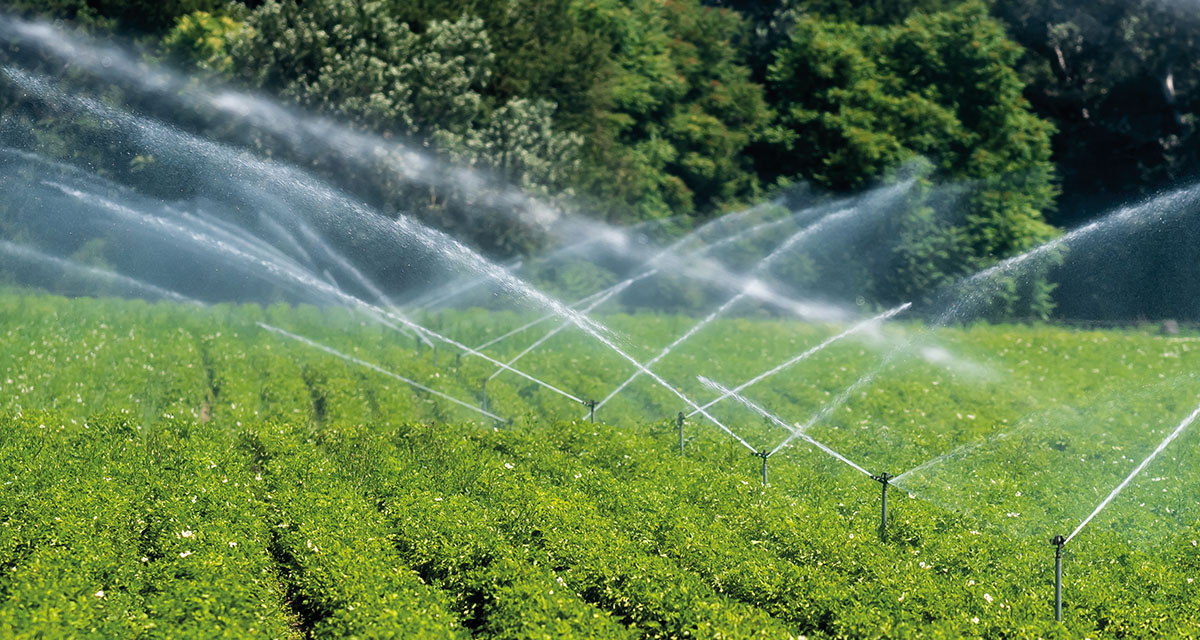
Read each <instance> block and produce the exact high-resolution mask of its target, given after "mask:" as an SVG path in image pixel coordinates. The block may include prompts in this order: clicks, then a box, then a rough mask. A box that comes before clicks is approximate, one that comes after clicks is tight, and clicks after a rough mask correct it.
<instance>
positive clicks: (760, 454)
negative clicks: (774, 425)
mask: <svg viewBox="0 0 1200 640" xmlns="http://www.w3.org/2000/svg"><path fill="white" fill-rule="evenodd" d="M754 455H755V456H756V457H759V458H762V481H763V486H764V487H765V486H767V458H770V457H771V452H770V451H769V450H764V451H755V452H754Z"/></svg>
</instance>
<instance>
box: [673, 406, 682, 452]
mask: <svg viewBox="0 0 1200 640" xmlns="http://www.w3.org/2000/svg"><path fill="white" fill-rule="evenodd" d="M675 421H676V422H677V423H678V424H679V455H681V456H682V455H683V412H682V411H680V412H679V415H677V416H675Z"/></svg>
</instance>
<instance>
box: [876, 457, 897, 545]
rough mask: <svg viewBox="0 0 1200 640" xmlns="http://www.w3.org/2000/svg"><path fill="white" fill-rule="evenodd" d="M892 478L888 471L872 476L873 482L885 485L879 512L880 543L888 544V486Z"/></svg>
mask: <svg viewBox="0 0 1200 640" xmlns="http://www.w3.org/2000/svg"><path fill="white" fill-rule="evenodd" d="M892 477H893V476H892V474H890V473H888V472H886V471H885V472H883V473H881V474H879V475H873V476H871V479H872V480H874V481H876V482H878V483H879V484H881V485H883V495H882V499H881V501H880V510H879V541H880V542H887V519H888V512H887V498H888V486H889V485H890V484H891V480H892Z"/></svg>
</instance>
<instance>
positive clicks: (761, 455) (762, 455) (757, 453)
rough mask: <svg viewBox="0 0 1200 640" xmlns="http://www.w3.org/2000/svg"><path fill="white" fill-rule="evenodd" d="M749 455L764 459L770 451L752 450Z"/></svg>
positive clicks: (769, 454) (768, 456)
mask: <svg viewBox="0 0 1200 640" xmlns="http://www.w3.org/2000/svg"><path fill="white" fill-rule="evenodd" d="M750 455H752V456H754V457H756V458H762V459H763V460H766V459H767V458H770V457H771V452H770V451H769V450H767V449H763V450H762V451H754V452H752V453H751V454H750Z"/></svg>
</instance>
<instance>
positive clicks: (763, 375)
mask: <svg viewBox="0 0 1200 640" xmlns="http://www.w3.org/2000/svg"><path fill="white" fill-rule="evenodd" d="M911 306H912V303H911V302H906V303H904V304H902V305H900V306H898V307H892V308H891V309H888V310H887V311H884V312H883V313H881V314H879V315H877V316H875V317H873V318H868V319H866V320H863V321H862V322H859V323H858V324H856V325H854V326H852V327H850V328H849V329H846V330H845V331H843V332H841V333H839V334H837V335H834V336H831V337H829V338H826V339H825V340H824V341H823V342H821V343H820V344H818V345H817V346H815V347H812V348H811V349H808V350H807V351H805V352H804V353H801V354H800V355H798V356H796V357H794V358H792V359H791V360H788V361H786V362H783V363H781V364H779V365H777V366H775V367H773V368H771V369H769V370H767V371H764V372H763V373H760V374H758V375H757V376H754V377H753V378H751V379H749V380H747V381H746V382H743V383H742V384H740V385H738V386H736V387H734V388H733V389H728V390H726V392H724V393H722V394H721V395H719V396H717V397H716V398H715V399H713V400H710V401H709V402H708V403H706V404H704V405H701V406H700V407H698V408H697V409H696V410H695V411H692V412H691V413H689V414H688V417H689V418H690V417H692V416H693V415H695V414H696V413H699V412H700V411H702V410H704V409H708V408H709V407H711V406H713V405H714V404H717V403H718V402H721V401H722V400H724V399H726V398H728V397H730V396H732V395H733V394H735V393H740V392H741V391H742V390H744V389H746V388H747V387H750V386H752V385H755V384H758V383H759V382H762V381H763V380H765V379H767V378H769V377H771V376H773V375H775V374H777V373H779V372H780V371H783V370H784V369H786V368H788V367H790V366H792V365H794V364H796V363H797V362H800V361H801V360H805V359H807V358H809V357H810V356H812V355H813V354H814V353H817V352H818V351H821V350H822V349H824V348H825V347H828V346H829V345H831V344H833V343H835V342H837V341H838V340H841V339H842V338H845V337H846V336H849V335H851V334H854V333H857V332H859V331H862V330H863V329H865V328H867V327H869V326H871V325H873V324H875V323H878V322H883V321H884V320H888V319H890V318H892V317H893V316H896V315H897V314H899V313H902V312H904V311H906V310H907V309H908V308H909V307H911ZM867 475H870V474H867Z"/></svg>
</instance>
